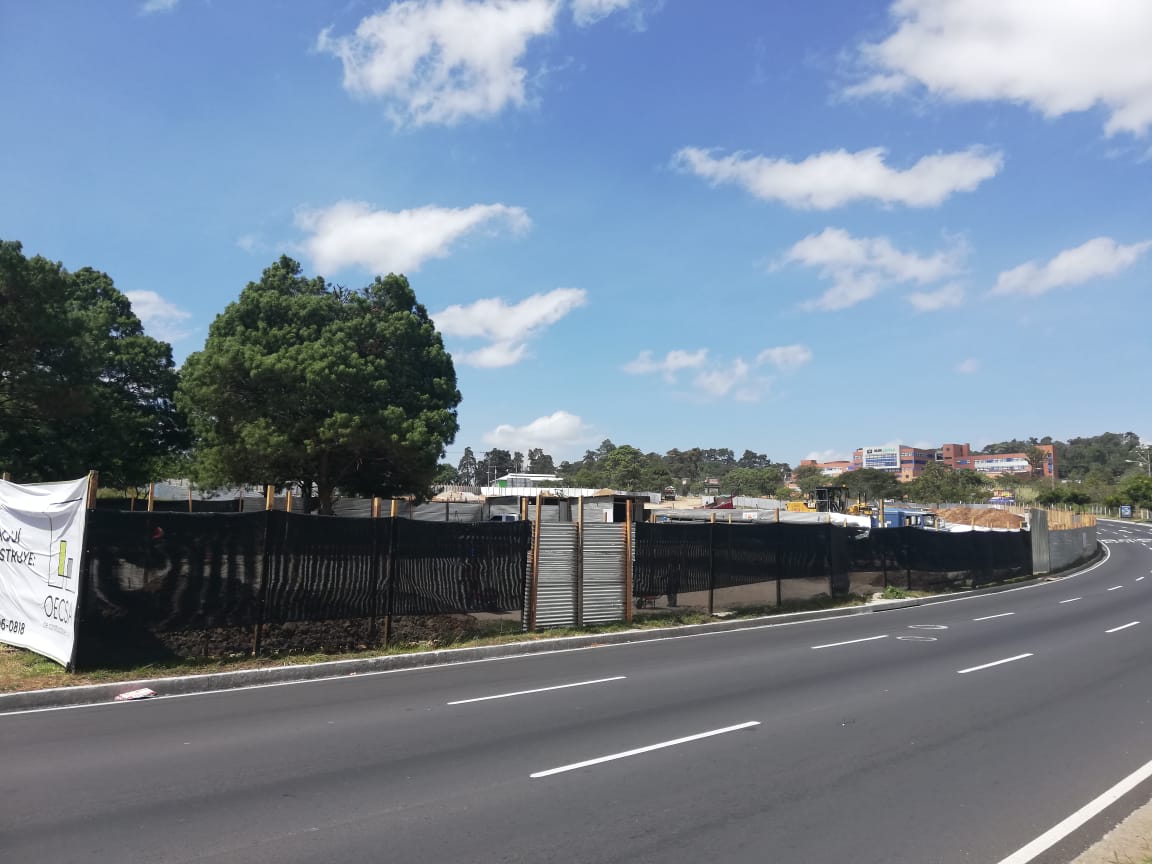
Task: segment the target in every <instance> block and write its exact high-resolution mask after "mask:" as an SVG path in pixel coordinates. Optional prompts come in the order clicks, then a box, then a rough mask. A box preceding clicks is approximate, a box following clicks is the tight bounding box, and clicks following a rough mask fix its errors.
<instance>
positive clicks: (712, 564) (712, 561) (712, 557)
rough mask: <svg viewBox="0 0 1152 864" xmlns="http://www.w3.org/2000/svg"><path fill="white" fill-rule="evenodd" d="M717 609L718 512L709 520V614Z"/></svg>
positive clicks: (713, 513)
mask: <svg viewBox="0 0 1152 864" xmlns="http://www.w3.org/2000/svg"><path fill="white" fill-rule="evenodd" d="M715 611H716V512H715V511H713V512H712V518H711V519H709V520H708V614H709V615H712V614H713V613H714V612H715Z"/></svg>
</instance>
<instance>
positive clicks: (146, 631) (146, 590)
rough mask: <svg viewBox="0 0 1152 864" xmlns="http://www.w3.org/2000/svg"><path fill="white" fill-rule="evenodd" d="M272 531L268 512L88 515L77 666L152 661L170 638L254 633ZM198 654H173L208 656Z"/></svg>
mask: <svg viewBox="0 0 1152 864" xmlns="http://www.w3.org/2000/svg"><path fill="white" fill-rule="evenodd" d="M267 523H268V517H267V514H264V513H252V514H247V515H239V514H237V515H217V514H188V513H161V512H152V513H131V512H122V511H115V510H99V509H98V510H94V511H90V512H89V514H88V528H87V547H88V550H87V556H86V557H87V561H88V578H87V580H86V582H85V585H84V588H83V592H84V594H83V601H82V607H81V625H80V631H79V632H80V640H79V641H80V644H79V649H78V662H79V663H81V664H84V665H92V664H93V663H95V662H103V661H107V660H109V659H111V660H118V659H120V658H121V657H131V656H151V655H153V654H155V653H157V652H158V651H160V649H161V648H163V647H164V646H165V644H166V643H165V639H164V638H163V637H162V636H161V634H166V633H188V632H192V631H199V632H202V633H205V632H208V631H210V630H214V629H228V628H230V629H233V630H238V629H239V630H243V629H250V628H251V627H252V626H253V625H254V623H255V622H256V620H257V619H258V609H259V596H260V589H261V584H262V580H263V575H264V560H263V559H264V536H265V532H266V527H267ZM175 641H181V640H175ZM199 647H200V649H201V650H199V651H196V650H195V649H193V648H190V647H189V646H186V645H182V646H176V645H168V646H167V653H190V652H192V653H205V650H206V649H205V648H204V647H203V646H199ZM160 653H166V652H165V651H160Z"/></svg>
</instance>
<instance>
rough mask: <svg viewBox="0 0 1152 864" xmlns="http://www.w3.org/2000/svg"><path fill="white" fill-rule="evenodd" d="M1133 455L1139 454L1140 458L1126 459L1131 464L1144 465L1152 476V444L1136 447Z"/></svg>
mask: <svg viewBox="0 0 1152 864" xmlns="http://www.w3.org/2000/svg"><path fill="white" fill-rule="evenodd" d="M1132 452H1133V455H1135V456H1139V457H1140V458H1139V459H1125V460H1124V461H1125V462H1128V463H1129V464H1131V465H1143V466H1144V467H1145V468H1147V470H1148V476H1149V477H1152V444H1145V445H1144V446H1143V447H1136V448H1134V449H1133V451H1132Z"/></svg>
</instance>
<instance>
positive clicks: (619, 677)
mask: <svg viewBox="0 0 1152 864" xmlns="http://www.w3.org/2000/svg"><path fill="white" fill-rule="evenodd" d="M625 677H626V676H624V675H616V676H614V677H612V678H597V679H596V680H595V681H576V682H575V683H573V684H557V685H555V686H554V687H537V688H536V689H535V690H517V691H516V692H514V693H497V694H496V695H495V696H477V697H476V698H475V699H457V700H456V701H455V702H448V703H446V704H448V705H467V704H468V703H469V702H486V701H488V700H489V699H507V698H509V697H510V696H527V695H529V694H531V693H545V692H547V691H549V690H564V689H567V688H568V687H584V686H586V685H588V684H604V683H605V682H607V681H623V680H624V678H625Z"/></svg>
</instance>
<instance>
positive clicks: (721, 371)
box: [692, 357, 755, 402]
mask: <svg viewBox="0 0 1152 864" xmlns="http://www.w3.org/2000/svg"><path fill="white" fill-rule="evenodd" d="M751 371H752V368H751V367H750V366H749V365H748V364H747V363H746V362H745V361H744V360H741V359H740V358H739V357H737V358H736V359H735V360H732V361H731V362H729V363H726V364H725V365H723V366H715V367H713V368H711V369H705V370H703V371H701V372H699V373H698V374H697V375H696V376H695V377H694V378H693V379H692V384H693V386H694V387H695V388H696V389H697V390H698V391H699V392H700V393H702V394H704V395H705V396H709V397H712V398H716V399H718V398H720V397H723V396H727V395H728V394H729V393H733V394H734V395H735V397H736V398H737V400H738V401H742V402H752V401H755V391H754V390H751V389H749V388H748V386H747V381H748V375H749V373H750V372H751Z"/></svg>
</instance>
